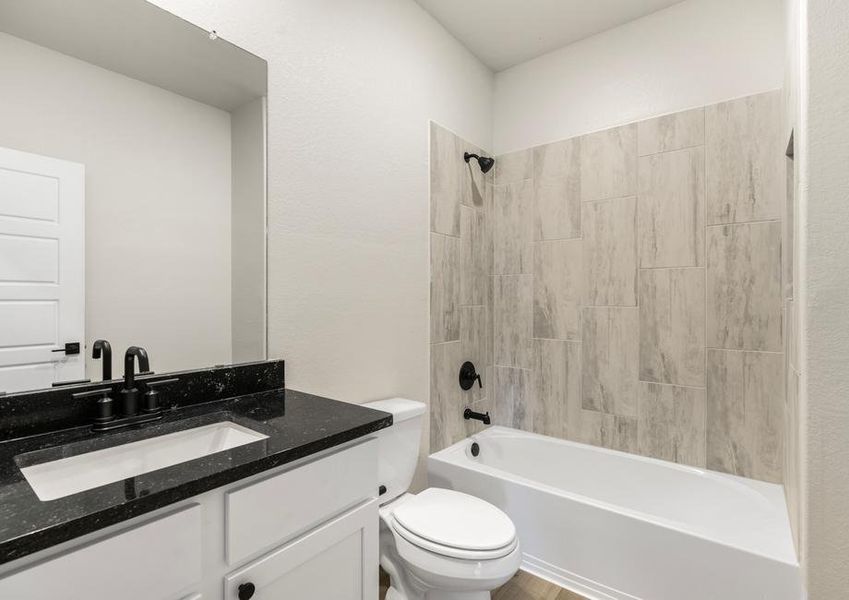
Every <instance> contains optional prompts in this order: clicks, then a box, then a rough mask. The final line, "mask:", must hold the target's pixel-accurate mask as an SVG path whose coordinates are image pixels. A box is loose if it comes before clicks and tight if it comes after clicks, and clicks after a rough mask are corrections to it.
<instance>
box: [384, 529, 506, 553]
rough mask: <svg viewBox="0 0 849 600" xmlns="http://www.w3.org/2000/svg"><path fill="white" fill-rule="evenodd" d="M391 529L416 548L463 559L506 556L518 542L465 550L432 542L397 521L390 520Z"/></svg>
mask: <svg viewBox="0 0 849 600" xmlns="http://www.w3.org/2000/svg"><path fill="white" fill-rule="evenodd" d="M392 530H393V531H394V532H395V533H397V534H398V535H399V536H401V537H402V538H404V539H405V540H406V541H408V542H409V543H411V544H412V545H413V546H415V547H416V548H420V549H422V550H427V551H428V552H432V553H434V554H438V555H439V556H445V557H448V558H460V559H463V560H475V561H481V560H495V559H497V558H502V557H504V556H507V555H508V554H510V553H511V552H513V550H515V549H516V546H517V545H518V544H519V541H518V540H517V539H514V540H513V541H512V542H511V543H510V544H508V545H506V546H504V547H503V548H496V549H494V550H467V549H465V548H454V547H452V546H445V545H442V544H437V543H434V542H432V541H430V540H427V539H425V538H423V537H420V536H418V535H416V534H415V533H413V532H411V531H408V530H407V529H405V528H404V526H403V525H401V524H399V523H398V522H397V521H393V522H392Z"/></svg>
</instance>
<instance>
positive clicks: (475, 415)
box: [463, 408, 490, 425]
mask: <svg viewBox="0 0 849 600" xmlns="http://www.w3.org/2000/svg"><path fill="white" fill-rule="evenodd" d="M463 418H464V419H466V420H467V421H468V420H469V419H474V420H475V421H481V422H482V423H483V424H484V425H489V424H490V419H489V411H486V412H485V413H479V412H475V411H473V410H472V409H471V408H467V409H466V410H464V411H463Z"/></svg>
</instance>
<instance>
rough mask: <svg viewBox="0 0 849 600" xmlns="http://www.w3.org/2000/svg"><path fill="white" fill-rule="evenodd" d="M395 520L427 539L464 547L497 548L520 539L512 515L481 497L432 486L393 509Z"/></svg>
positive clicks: (464, 548) (466, 548)
mask: <svg viewBox="0 0 849 600" xmlns="http://www.w3.org/2000/svg"><path fill="white" fill-rule="evenodd" d="M392 516H393V518H394V519H395V521H396V522H397V523H398V524H399V525H401V526H402V527H403V528H404V529H406V530H407V531H409V532H411V533H413V534H415V535H416V536H418V537H421V538H423V539H425V540H428V541H430V542H433V543H435V544H439V545H442V546H448V547H451V548H458V549H462V550H475V551H485V550H497V549H500V548H504V547H505V546H509V545H510V544H512V543H513V542H514V541H515V540H516V527H515V526H514V525H513V521H511V520H510V517H508V516H507V515H505V514H504V513H503V512H502V511H500V510H499V509H498V508H496V507H495V506H493V505H492V504H490V503H489V502H485V501H484V500H481V499H480V498H475V497H474V496H469V495H468V494H463V493H461V492H455V491H453V490H443V489H440V488H429V489H427V490H425V491H423V492H421V493H420V494H418V495H416V496H415V497H413V498H410V499H409V500H408V501H406V502H404V503H403V504H402V505H401V506H399V507H398V508H396V509H395V510H394V511H393V512H392Z"/></svg>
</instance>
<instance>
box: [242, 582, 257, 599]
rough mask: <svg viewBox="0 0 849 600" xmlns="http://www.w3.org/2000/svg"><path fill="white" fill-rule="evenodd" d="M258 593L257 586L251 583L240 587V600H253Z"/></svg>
mask: <svg viewBox="0 0 849 600" xmlns="http://www.w3.org/2000/svg"><path fill="white" fill-rule="evenodd" d="M255 593H256V586H255V585H254V584H252V583H250V582H248V583H243V584H242V585H240V586H239V600H251V598H253V597H254V594H255Z"/></svg>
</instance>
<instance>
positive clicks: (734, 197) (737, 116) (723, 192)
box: [705, 91, 786, 225]
mask: <svg viewBox="0 0 849 600" xmlns="http://www.w3.org/2000/svg"><path fill="white" fill-rule="evenodd" d="M781 104H782V99H781V92H780V91H773V92H767V93H765V94H758V95H756V96H747V97H745V98H740V99H738V100H731V101H730V102H723V103H721V104H715V105H713V106H709V107H707V109H706V111H705V155H706V171H705V174H706V180H707V222H708V225H714V224H719V223H740V222H745V221H760V220H764V219H777V218H779V217H780V216H781V210H782V208H783V206H784V193H785V185H786V183H785V178H784V170H783V169H784V151H785V147H784V145H785V142H784V140H783V136H782V133H781V129H782V128H781V123H782V119H781V114H782V107H781Z"/></svg>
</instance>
